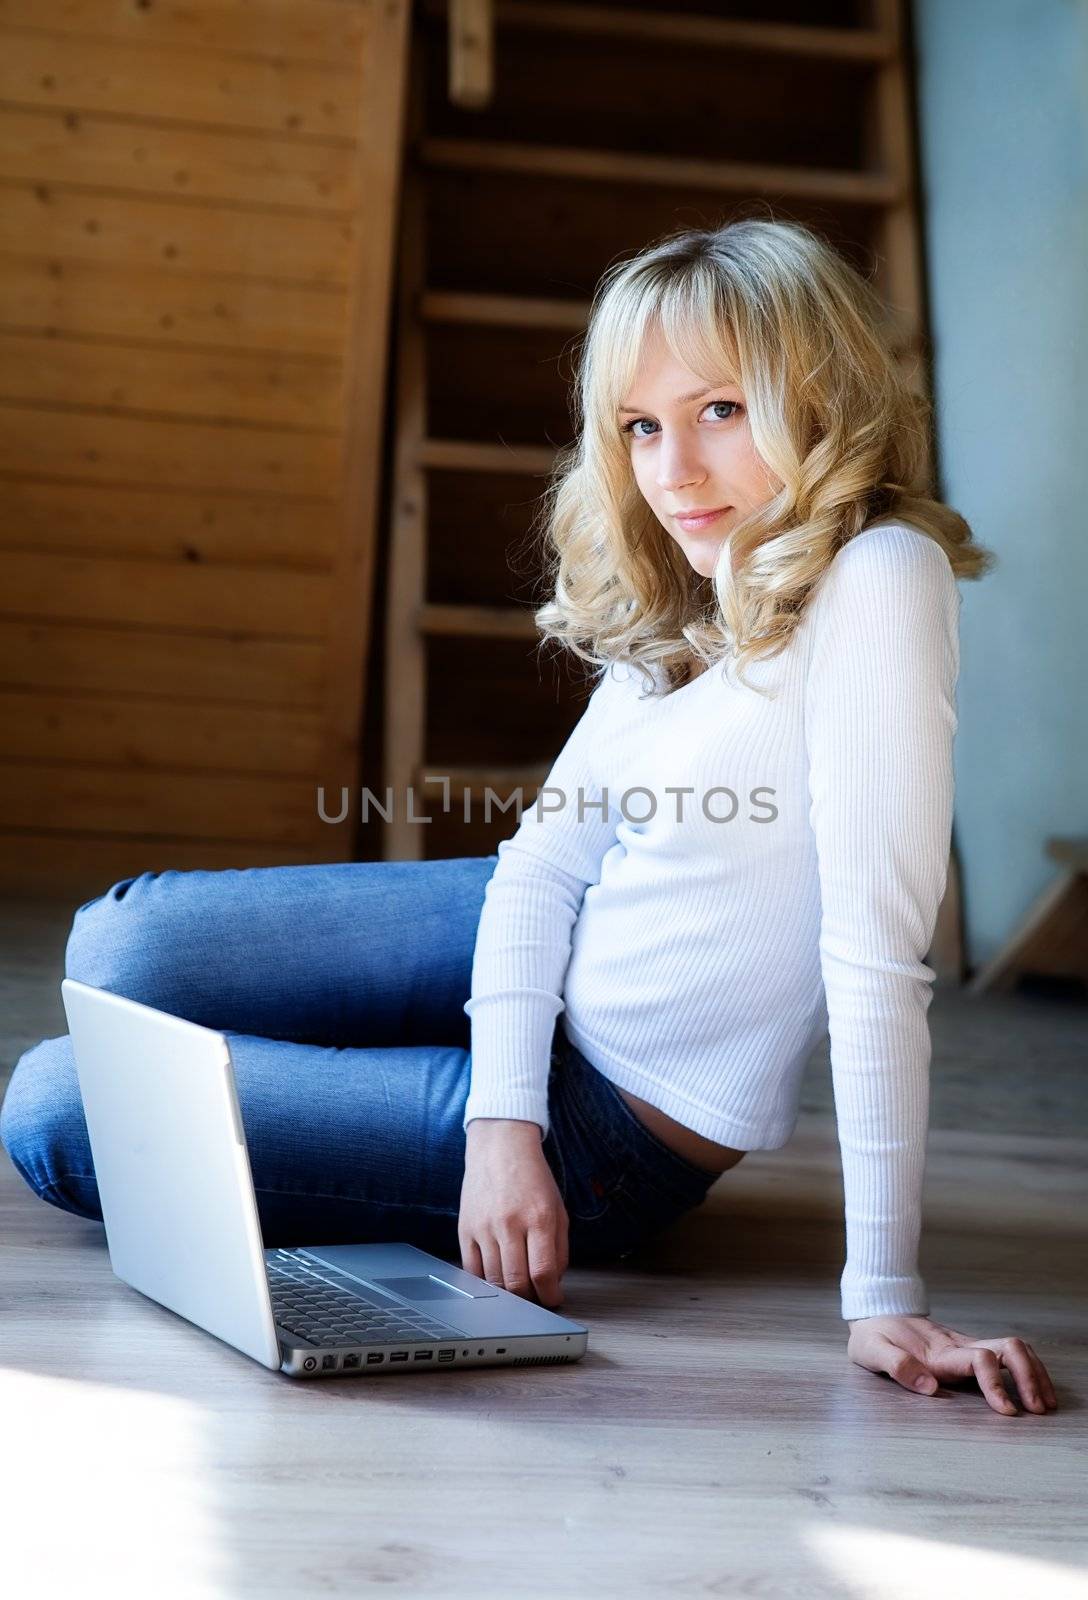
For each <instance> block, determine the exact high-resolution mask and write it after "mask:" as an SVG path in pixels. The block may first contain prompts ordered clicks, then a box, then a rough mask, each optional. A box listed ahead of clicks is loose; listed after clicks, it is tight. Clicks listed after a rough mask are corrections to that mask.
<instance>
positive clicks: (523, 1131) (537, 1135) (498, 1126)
mask: <svg viewBox="0 0 1088 1600" xmlns="http://www.w3.org/2000/svg"><path fill="white" fill-rule="evenodd" d="M465 1138H466V1140H467V1142H468V1143H469V1144H480V1143H483V1142H484V1141H487V1140H495V1139H497V1140H500V1141H501V1142H503V1143H508V1142H509V1141H511V1140H523V1141H524V1142H525V1143H526V1144H530V1145H539V1144H541V1143H542V1142H543V1138H544V1130H543V1128H542V1127H541V1126H540V1124H539V1122H526V1121H523V1120H522V1119H520V1118H514V1117H473V1119H472V1121H471V1122H470V1123H469V1125H468V1127H467V1128H466V1130H465Z"/></svg>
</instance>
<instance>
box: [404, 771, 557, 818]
mask: <svg viewBox="0 0 1088 1600" xmlns="http://www.w3.org/2000/svg"><path fill="white" fill-rule="evenodd" d="M550 770H551V768H550V767H549V765H548V764H547V763H546V762H544V763H538V764H537V765H534V766H530V767H446V768H444V769H442V770H440V771H436V770H435V767H434V765H433V764H432V765H431V766H427V765H426V764H423V765H421V766H419V767H418V768H417V769H416V774H415V787H416V788H417V789H418V790H419V793H420V795H423V794H427V795H433V796H434V798H435V799H436V800H438V801H439V802H441V801H442V799H443V792H442V785H441V783H440V782H436V779H443V778H444V779H447V780H448V782H449V790H450V799H451V800H453V799H457V800H460V799H461V797H462V796H463V795H464V794H465V793H466V792H467V793H468V794H471V795H472V796H473V797H476V796H479V797H480V798H481V799H482V798H483V793H484V790H485V789H491V790H493V791H494V793H495V794H497V795H501V796H502V797H503V798H505V797H506V796H508V795H510V794H512V793H513V791H514V790H515V789H523V790H524V791H525V795H526V798H528V797H529V796H530V795H533V796H535V795H536V792H537V790H538V789H539V788H540V786H541V784H542V783H543V782H544V780H545V778H546V777H547V776H548V773H549V771H550ZM425 783H426V784H427V787H426V788H424V787H423V785H424V784H425ZM511 815H513V813H512V812H511Z"/></svg>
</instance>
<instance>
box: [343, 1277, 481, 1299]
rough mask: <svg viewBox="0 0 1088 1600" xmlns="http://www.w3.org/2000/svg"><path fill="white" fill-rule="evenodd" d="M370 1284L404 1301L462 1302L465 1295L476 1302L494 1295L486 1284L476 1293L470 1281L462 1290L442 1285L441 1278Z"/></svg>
mask: <svg viewBox="0 0 1088 1600" xmlns="http://www.w3.org/2000/svg"><path fill="white" fill-rule="evenodd" d="M370 1282H371V1283H372V1284H374V1286H375V1287H376V1288H378V1289H392V1291H393V1293H394V1294H402V1295H403V1296H404V1298H405V1299H406V1300H463V1299H464V1298H465V1296H466V1295H468V1296H470V1297H471V1298H472V1299H473V1300H478V1299H484V1298H486V1297H487V1296H489V1295H493V1294H494V1293H495V1290H494V1289H493V1288H492V1286H491V1285H490V1284H487V1283H481V1285H480V1287H479V1291H477V1290H476V1286H475V1284H473V1283H472V1282H471V1280H469V1282H467V1283H466V1284H465V1287H464V1288H463V1289H455V1288H454V1287H453V1286H452V1284H448V1283H443V1282H442V1280H441V1278H425V1277H418V1278H371V1279H370Z"/></svg>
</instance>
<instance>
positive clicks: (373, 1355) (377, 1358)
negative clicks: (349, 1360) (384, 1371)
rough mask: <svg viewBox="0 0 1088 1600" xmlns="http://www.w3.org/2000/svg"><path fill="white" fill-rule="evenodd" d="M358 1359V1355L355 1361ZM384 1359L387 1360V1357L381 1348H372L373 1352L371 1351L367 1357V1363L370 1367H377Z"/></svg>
mask: <svg viewBox="0 0 1088 1600" xmlns="http://www.w3.org/2000/svg"><path fill="white" fill-rule="evenodd" d="M358 1359H359V1357H358V1356H355V1357H354V1360H355V1361H358ZM384 1360H385V1357H384V1356H383V1355H382V1353H381V1351H380V1350H371V1352H370V1353H369V1355H368V1356H367V1358H366V1364H367V1366H368V1367H376V1366H377V1365H378V1364H379V1362H381V1361H384ZM345 1365H346V1363H345Z"/></svg>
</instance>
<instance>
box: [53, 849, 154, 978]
mask: <svg viewBox="0 0 1088 1600" xmlns="http://www.w3.org/2000/svg"><path fill="white" fill-rule="evenodd" d="M161 876H162V874H161V873H157V872H141V873H140V874H139V875H138V876H137V877H135V878H123V879H121V881H120V882H119V883H115V884H114V885H113V887H112V888H110V889H107V890H106V892H105V894H102V895H99V896H98V898H97V899H95V900H88V901H87V902H86V904H85V905H81V906H80V907H79V909H78V910H77V912H76V914H75V916H74V918H73V920H72V927H71V931H70V932H69V934H68V943H67V946H66V948H65V953H64V971H65V976H66V977H69V978H75V979H77V980H78V981H79V982H80V983H88V984H91V985H92V987H94V988H96V989H106V990H109V991H110V992H111V993H114V994H124V995H125V996H126V997H127V998H128V999H130V1000H142V1001H143V1002H144V1003H145V1004H153V1003H154V1002H153V1000H152V998H151V994H150V979H151V977H152V971H151V967H152V964H153V963H154V958H155V944H156V939H155V937H154V931H153V928H152V926H151V923H152V918H151V917H150V916H149V912H148V906H147V902H146V900H145V898H144V897H143V896H142V895H141V894H140V893H139V892H137V893H136V894H135V895H133V896H131V897H130V896H129V891H130V890H131V889H132V888H133V887H134V886H136V885H140V886H141V887H144V886H146V885H147V884H149V883H150V882H151V881H152V880H153V879H155V878H158V877H161ZM154 922H155V924H156V926H157V927H159V928H161V917H156V918H154Z"/></svg>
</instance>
